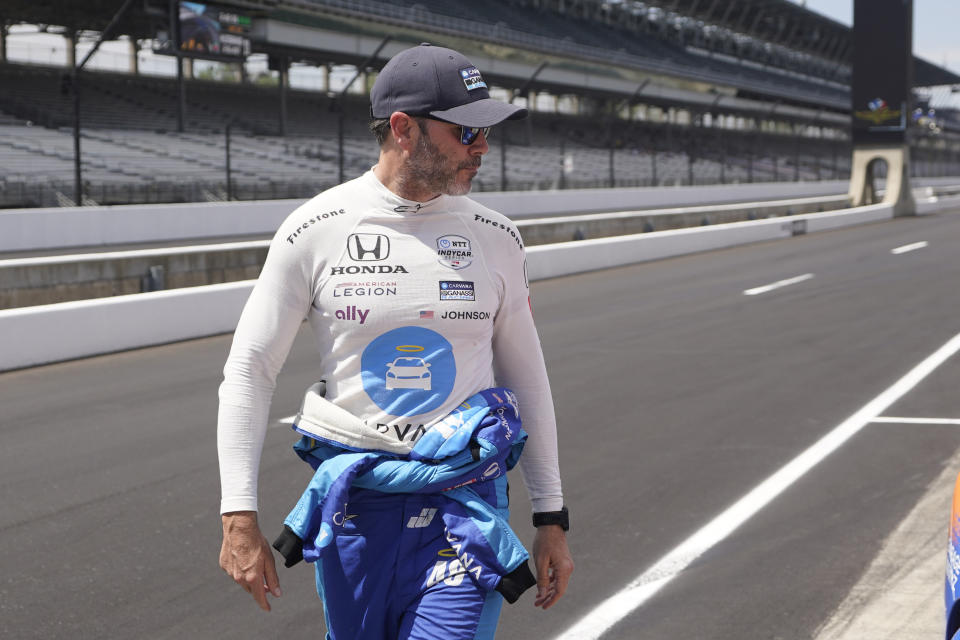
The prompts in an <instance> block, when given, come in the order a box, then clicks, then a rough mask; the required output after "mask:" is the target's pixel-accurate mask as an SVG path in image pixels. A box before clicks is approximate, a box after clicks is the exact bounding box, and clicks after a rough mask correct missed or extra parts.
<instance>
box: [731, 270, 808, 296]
mask: <svg viewBox="0 0 960 640" xmlns="http://www.w3.org/2000/svg"><path fill="white" fill-rule="evenodd" d="M812 277H813V274H812V273H805V274H803V275H802V276H797V277H795V278H787V279H786V280H778V281H777V282H773V283H771V284H766V285H763V286H762V287H755V288H753V289H747V290H746V291H744V292H743V295H745V296H756V295H759V294H761V293H767V292H768V291H773V290H774V289H779V288H781V287H788V286H790V285H791V284H797V283H798V282H803V281H805V280H809V279H810V278H812Z"/></svg>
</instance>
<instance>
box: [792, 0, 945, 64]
mask: <svg viewBox="0 0 960 640" xmlns="http://www.w3.org/2000/svg"><path fill="white" fill-rule="evenodd" d="M791 1H792V2H795V3H796V4H802V5H806V7H807V9H811V10H812V11H816V12H817V13H821V14H823V15H825V16H827V17H828V18H833V19H834V20H836V21H837V22H842V23H843V24H845V25H851V24H853V0H805V1H803V0H791ZM958 29H960V0H913V52H914V54H915V55H918V56H920V57H921V58H924V59H925V60H927V61H929V62H932V63H934V64H938V65H940V66H942V67H946V68H947V69H950V70H951V71H953V72H954V73H957V74H960V37H958V34H957V30H958Z"/></svg>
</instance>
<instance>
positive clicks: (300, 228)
mask: <svg viewBox="0 0 960 640" xmlns="http://www.w3.org/2000/svg"><path fill="white" fill-rule="evenodd" d="M346 212H347V211H346V209H337V210H335V211H328V212H326V213H318V214H317V215H315V216H313V217H312V218H308V219H307V220H304V221H303V222H302V223H300V225H299V226H297V228H296V229H294V230H293V233H291V234H290V235H288V236H287V242H289V243H290V244H294V241H295V240H296V239H297V238H298V237H300V234H301V233H303V232H304V231H306V230H307V229H309V228H310V227H312V226H313V225H315V224H317V223H318V222H320V221H322V220H326V219H327V218H333V217H336V216H342V215H343V214H345V213H346Z"/></svg>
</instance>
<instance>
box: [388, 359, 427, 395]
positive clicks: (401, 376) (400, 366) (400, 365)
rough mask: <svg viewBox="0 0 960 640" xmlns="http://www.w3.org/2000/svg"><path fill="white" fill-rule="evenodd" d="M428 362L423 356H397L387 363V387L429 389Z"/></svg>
mask: <svg viewBox="0 0 960 640" xmlns="http://www.w3.org/2000/svg"><path fill="white" fill-rule="evenodd" d="M430 380H431V378H430V363H429V362H424V360H423V358H413V357H409V356H407V357H403V356H401V357H399V358H397V359H396V360H394V361H393V362H391V363H389V364H387V389H423V390H424V391H430Z"/></svg>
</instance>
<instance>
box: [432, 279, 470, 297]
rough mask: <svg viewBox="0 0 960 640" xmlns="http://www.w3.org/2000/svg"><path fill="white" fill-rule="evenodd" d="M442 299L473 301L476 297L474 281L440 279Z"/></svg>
mask: <svg viewBox="0 0 960 640" xmlns="http://www.w3.org/2000/svg"><path fill="white" fill-rule="evenodd" d="M440 299H441V300H461V301H464V300H465V301H468V302H473V301H475V300H476V299H477V298H476V292H475V291H474V288H473V282H468V281H465V280H441V281H440Z"/></svg>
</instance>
